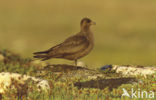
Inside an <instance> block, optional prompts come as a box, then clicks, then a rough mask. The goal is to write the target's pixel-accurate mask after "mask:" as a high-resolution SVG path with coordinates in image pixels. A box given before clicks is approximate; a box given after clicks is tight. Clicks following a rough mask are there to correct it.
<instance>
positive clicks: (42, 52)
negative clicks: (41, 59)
mask: <svg viewBox="0 0 156 100" xmlns="http://www.w3.org/2000/svg"><path fill="white" fill-rule="evenodd" d="M48 52H49V51H41V52H34V53H33V54H35V55H36V54H47V53H48Z"/></svg>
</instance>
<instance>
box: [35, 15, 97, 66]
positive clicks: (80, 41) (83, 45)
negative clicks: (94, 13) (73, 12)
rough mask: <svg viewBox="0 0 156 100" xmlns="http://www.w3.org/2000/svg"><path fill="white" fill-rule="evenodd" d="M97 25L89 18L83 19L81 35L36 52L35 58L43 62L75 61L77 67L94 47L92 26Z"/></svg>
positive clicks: (78, 34)
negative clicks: (56, 59) (50, 60)
mask: <svg viewBox="0 0 156 100" xmlns="http://www.w3.org/2000/svg"><path fill="white" fill-rule="evenodd" d="M95 24H96V23H95V22H93V21H92V20H90V19H89V18H83V19H82V20H81V23H80V26H81V30H80V32H79V33H77V34H75V35H73V36H71V37H69V38H67V39H66V40H65V41H64V42H63V43H60V44H58V45H56V46H54V47H52V48H50V49H48V50H46V51H42V52H35V53H34V55H35V56H34V57H35V58H40V59H42V61H44V60H48V59H50V58H63V59H68V60H74V61H75V65H77V60H78V59H80V58H82V57H84V56H86V55H87V54H88V53H89V52H90V51H91V50H92V49H93V47H94V37H93V33H92V32H91V30H90V26H91V25H95Z"/></svg>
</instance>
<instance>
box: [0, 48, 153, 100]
mask: <svg viewBox="0 0 156 100" xmlns="http://www.w3.org/2000/svg"><path fill="white" fill-rule="evenodd" d="M1 53H2V54H3V55H5V60H4V61H1V62H0V72H16V73H21V74H27V75H31V76H35V77H40V78H42V79H46V80H48V81H49V84H50V90H48V91H38V89H37V87H36V86H35V85H34V84H33V82H31V80H30V81H29V80H28V81H27V82H26V83H25V84H19V83H18V82H16V80H15V81H13V84H15V89H14V90H9V91H8V92H6V93H5V94H2V95H1V96H2V98H3V100H10V99H11V100H120V99H121V98H122V99H123V100H131V98H129V97H121V95H122V93H123V91H122V88H125V89H126V90H127V91H128V92H129V93H131V88H133V89H134V90H135V91H137V90H138V89H140V90H141V91H147V92H149V91H153V92H154V93H155V95H156V86H155V82H156V74H155V75H150V76H147V77H143V76H138V77H136V79H138V80H140V81H141V82H139V83H138V84H137V83H134V84H123V85H121V86H119V87H118V88H114V89H113V90H112V91H111V90H110V89H109V88H104V89H96V88H80V89H79V88H78V87H75V86H74V83H75V82H85V81H88V80H84V79H82V78H72V77H71V78H69V77H66V78H65V80H64V81H63V82H62V81H60V80H59V79H60V74H58V75H57V74H54V73H53V72H52V71H50V70H46V69H45V72H46V73H40V74H38V73H37V71H39V70H40V69H43V68H42V67H41V66H38V65H37V66H32V65H31V64H30V61H31V59H25V58H22V57H20V56H19V55H17V54H13V53H11V52H9V51H7V50H4V51H2V52H1ZM83 73H84V72H83ZM112 73H113V72H112ZM104 74H108V76H109V77H110V75H111V76H112V75H113V74H111V73H107V72H104ZM116 76H118V75H115V74H114V77H116ZM112 77H113V76H112ZM144 99H145V100H148V98H145V95H144ZM133 100H140V99H138V98H134V99H133ZM150 100H151V99H150Z"/></svg>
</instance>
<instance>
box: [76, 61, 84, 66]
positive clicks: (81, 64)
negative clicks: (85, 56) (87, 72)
mask: <svg viewBox="0 0 156 100" xmlns="http://www.w3.org/2000/svg"><path fill="white" fill-rule="evenodd" d="M77 66H81V67H86V64H85V63H84V62H82V61H78V62H77Z"/></svg>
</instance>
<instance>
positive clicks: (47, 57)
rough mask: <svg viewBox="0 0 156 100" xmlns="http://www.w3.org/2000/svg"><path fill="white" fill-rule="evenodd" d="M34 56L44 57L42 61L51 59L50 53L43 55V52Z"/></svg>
mask: <svg viewBox="0 0 156 100" xmlns="http://www.w3.org/2000/svg"><path fill="white" fill-rule="evenodd" d="M34 58H39V59H42V61H44V60H48V59H50V57H49V56H48V55H42V54H37V55H35V56H34Z"/></svg>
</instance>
